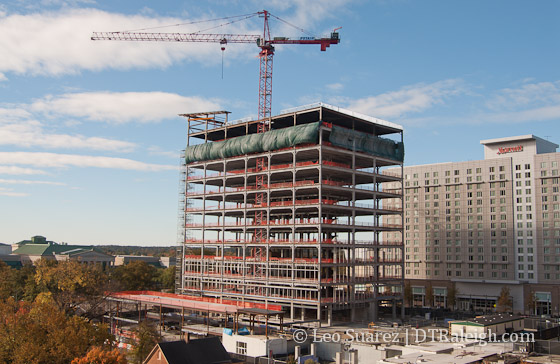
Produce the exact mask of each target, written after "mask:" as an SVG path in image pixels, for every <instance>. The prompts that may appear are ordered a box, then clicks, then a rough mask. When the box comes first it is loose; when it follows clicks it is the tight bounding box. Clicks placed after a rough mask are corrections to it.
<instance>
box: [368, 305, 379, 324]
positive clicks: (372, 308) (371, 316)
mask: <svg viewBox="0 0 560 364" xmlns="http://www.w3.org/2000/svg"><path fill="white" fill-rule="evenodd" d="M368 320H369V321H371V322H375V321H377V301H373V302H370V304H369V310H368Z"/></svg>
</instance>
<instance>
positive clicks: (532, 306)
mask: <svg viewBox="0 0 560 364" xmlns="http://www.w3.org/2000/svg"><path fill="white" fill-rule="evenodd" d="M525 302H527V308H528V309H529V314H530V315H535V314H536V309H537V296H536V295H535V292H533V291H532V290H529V291H528V292H527V297H526V299H525Z"/></svg>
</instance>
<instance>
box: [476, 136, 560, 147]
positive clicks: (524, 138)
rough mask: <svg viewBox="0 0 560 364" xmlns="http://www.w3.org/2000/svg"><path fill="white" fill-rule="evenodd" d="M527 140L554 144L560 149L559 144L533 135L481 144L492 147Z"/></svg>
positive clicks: (498, 139) (484, 141)
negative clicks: (492, 145) (491, 145)
mask: <svg viewBox="0 0 560 364" xmlns="http://www.w3.org/2000/svg"><path fill="white" fill-rule="evenodd" d="M525 140H535V141H538V142H539V143H547V144H552V145H554V147H555V148H558V144H555V143H552V142H549V141H548V140H545V139H543V138H539V137H538V136H535V135H533V134H526V135H518V136H512V137H505V138H495V139H486V140H481V141H480V144H482V145H490V144H501V143H508V142H520V141H525Z"/></svg>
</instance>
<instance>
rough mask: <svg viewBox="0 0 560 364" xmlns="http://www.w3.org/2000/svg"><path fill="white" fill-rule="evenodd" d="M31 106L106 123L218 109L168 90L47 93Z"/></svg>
mask: <svg viewBox="0 0 560 364" xmlns="http://www.w3.org/2000/svg"><path fill="white" fill-rule="evenodd" d="M30 109H31V110H33V111H35V112H42V113H47V114H49V115H55V116H56V115H66V116H72V117H79V118H84V119H88V120H92V121H103V122H107V123H117V124H118V123H127V122H131V121H137V122H141V123H149V122H159V121H161V120H164V119H170V118H175V117H177V114H180V113H188V112H197V111H207V110H219V109H220V106H219V104H218V103H217V102H216V101H211V100H206V99H203V98H200V97H188V96H181V95H178V94H173V93H167V92H110V91H103V92H84V93H67V94H63V95H58V96H47V97H45V98H43V99H40V100H37V101H35V102H33V103H32V104H31V107H30Z"/></svg>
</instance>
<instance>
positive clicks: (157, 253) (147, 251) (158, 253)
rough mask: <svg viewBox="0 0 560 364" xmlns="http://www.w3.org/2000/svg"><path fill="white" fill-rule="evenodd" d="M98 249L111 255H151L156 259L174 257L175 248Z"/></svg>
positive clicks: (123, 246)
mask: <svg viewBox="0 0 560 364" xmlns="http://www.w3.org/2000/svg"><path fill="white" fill-rule="evenodd" d="M95 248H96V249H99V250H101V251H102V252H104V253H106V254H111V255H150V256H154V257H174V256H175V250H176V249H177V248H176V247H174V246H163V247H162V246H127V245H96V246H95Z"/></svg>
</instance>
